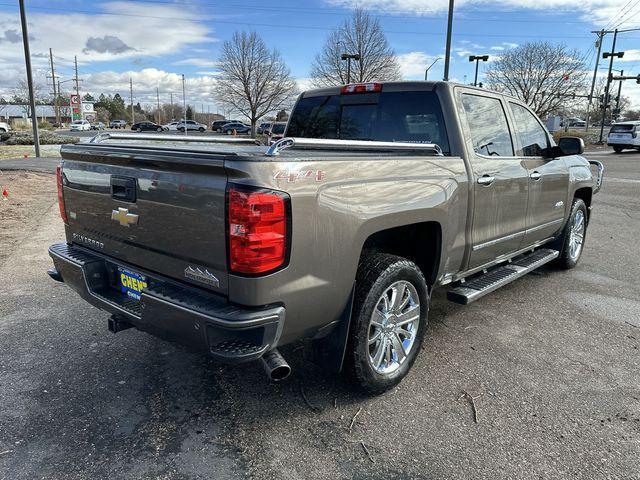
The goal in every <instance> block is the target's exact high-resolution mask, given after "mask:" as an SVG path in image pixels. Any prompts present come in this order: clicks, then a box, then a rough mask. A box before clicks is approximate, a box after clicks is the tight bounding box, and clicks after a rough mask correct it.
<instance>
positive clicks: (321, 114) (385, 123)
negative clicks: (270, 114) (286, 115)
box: [287, 91, 449, 153]
mask: <svg viewBox="0 0 640 480" xmlns="http://www.w3.org/2000/svg"><path fill="white" fill-rule="evenodd" d="M287 136H290V137H307V138H339V139H349V140H376V141H388V142H414V143H436V144H438V145H439V146H440V148H441V149H442V151H443V152H445V153H448V152H449V142H448V139H447V133H446V128H445V124H444V118H443V116H442V110H441V108H440V102H439V100H438V97H437V96H436V94H435V93H434V92H427V91H424V92H422V91H418V92H415V91H413V92H411V91H408V92H384V91H383V92H382V93H380V94H375V95H373V94H366V95H362V96H358V94H351V95H342V96H341V95H324V96H316V97H307V98H302V99H300V100H299V101H298V103H297V105H296V107H295V109H294V111H293V114H292V116H291V119H290V120H289V126H288V128H287Z"/></svg>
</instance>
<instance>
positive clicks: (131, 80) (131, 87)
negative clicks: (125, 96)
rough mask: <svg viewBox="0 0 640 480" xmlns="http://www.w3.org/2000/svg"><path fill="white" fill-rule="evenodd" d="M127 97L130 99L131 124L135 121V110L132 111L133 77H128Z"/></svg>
mask: <svg viewBox="0 0 640 480" xmlns="http://www.w3.org/2000/svg"><path fill="white" fill-rule="evenodd" d="M129 98H130V99H131V125H133V124H134V123H136V112H134V111H133V79H132V78H131V77H129Z"/></svg>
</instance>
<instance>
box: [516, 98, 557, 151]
mask: <svg viewBox="0 0 640 480" xmlns="http://www.w3.org/2000/svg"><path fill="white" fill-rule="evenodd" d="M509 105H510V106H511V111H512V112H513V118H514V120H515V126H514V130H515V132H516V135H517V136H518V140H519V141H520V148H518V151H517V155H518V156H523V157H541V156H542V155H543V153H544V150H545V149H546V148H548V147H549V138H548V137H547V132H546V131H545V129H544V128H543V127H542V125H540V122H539V121H538V120H537V119H536V117H535V116H534V115H533V114H532V113H531V112H530V111H529V110H527V109H526V108H524V107H523V106H522V105H518V104H517V103H509Z"/></svg>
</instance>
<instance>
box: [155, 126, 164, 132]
mask: <svg viewBox="0 0 640 480" xmlns="http://www.w3.org/2000/svg"><path fill="white" fill-rule="evenodd" d="M162 130H164V129H163V128H162V127H158V128H156V132H161V131H162Z"/></svg>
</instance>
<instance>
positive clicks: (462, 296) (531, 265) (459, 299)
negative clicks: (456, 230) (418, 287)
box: [447, 248, 560, 305]
mask: <svg viewBox="0 0 640 480" xmlns="http://www.w3.org/2000/svg"><path fill="white" fill-rule="evenodd" d="M559 254H560V252H558V251H557V250H551V249H549V248H541V249H539V250H536V251H534V252H533V253H530V254H528V255H523V256H521V257H518V258H516V259H514V260H513V262H511V263H509V264H507V265H503V266H501V267H497V268H494V269H492V270H489V271H488V272H487V273H484V274H482V275H480V276H478V277H474V278H472V279H471V280H469V281H468V282H465V283H462V284H461V285H459V286H457V287H455V288H452V289H451V290H449V291H448V292H447V299H448V300H449V301H451V302H454V303H459V304H461V305H467V304H469V303H471V302H473V301H475V300H477V299H479V298H480V297H484V296H485V295H486V294H488V293H491V292H493V291H494V290H497V289H498V288H500V287H502V286H504V285H506V284H507V283H511V282H513V281H514V280H515V279H517V278H520V277H522V276H524V275H526V274H527V273H529V272H531V271H532V270H535V269H536V268H538V267H541V266H542V265H544V264H545V263H549V262H550V261H552V260H555V259H556V258H558V255H559Z"/></svg>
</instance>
